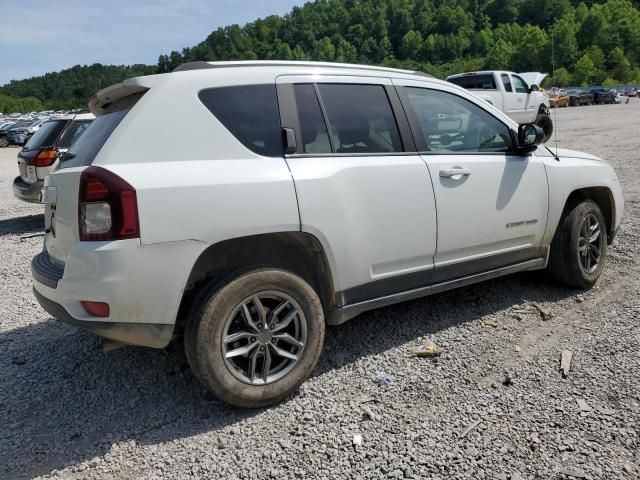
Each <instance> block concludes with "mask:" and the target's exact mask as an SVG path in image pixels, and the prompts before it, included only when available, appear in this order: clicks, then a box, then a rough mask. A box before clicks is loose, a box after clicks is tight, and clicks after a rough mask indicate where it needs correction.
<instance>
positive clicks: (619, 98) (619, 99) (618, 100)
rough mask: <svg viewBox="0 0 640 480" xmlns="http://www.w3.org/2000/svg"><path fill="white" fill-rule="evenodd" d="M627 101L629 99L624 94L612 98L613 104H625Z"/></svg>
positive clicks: (617, 94)
mask: <svg viewBox="0 0 640 480" xmlns="http://www.w3.org/2000/svg"><path fill="white" fill-rule="evenodd" d="M628 101H629V97H627V96H626V95H625V94H623V93H620V92H618V93H616V96H615V98H614V102H615V103H626V102H628Z"/></svg>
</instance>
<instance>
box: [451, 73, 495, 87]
mask: <svg viewBox="0 0 640 480" xmlns="http://www.w3.org/2000/svg"><path fill="white" fill-rule="evenodd" d="M449 82H451V83H454V84H456V85H459V86H460V87H462V88H467V89H472V90H473V89H475V90H495V89H496V81H495V79H494V78H493V75H491V74H483V75H466V76H464V77H456V78H450V79H449Z"/></svg>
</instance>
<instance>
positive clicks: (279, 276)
mask: <svg viewBox="0 0 640 480" xmlns="http://www.w3.org/2000/svg"><path fill="white" fill-rule="evenodd" d="M196 303H197V304H196V305H195V309H194V311H193V313H192V315H191V318H190V320H189V323H188V324H187V328H186V330H185V351H186V354H187V360H188V361H189V364H190V366H191V369H192V370H193V372H194V374H195V376H196V377H197V378H198V379H199V380H200V381H201V382H202V383H203V384H204V385H205V386H206V387H207V388H208V389H209V390H210V391H211V392H212V393H214V394H215V395H216V396H218V397H219V398H220V399H221V400H224V401H225V402H227V403H230V404H232V405H236V406H240V407H262V406H266V405H270V404H273V403H276V402H278V401H280V400H282V399H284V398H285V397H287V396H289V395H291V394H292V393H293V392H294V391H295V390H297V388H298V387H299V386H300V384H302V382H304V380H306V379H307V377H308V376H309V375H310V374H311V371H312V370H313V367H314V366H315V365H316V362H317V361H318V358H319V356H320V352H321V350H322V345H323V342H324V325H325V321H324V314H323V310H322V305H321V303H320V299H319V298H318V295H317V294H316V293H315V291H314V290H313V289H312V288H311V287H310V286H309V285H308V284H307V283H306V282H305V281H304V280H303V279H302V278H300V277H298V276H297V275H294V274H292V273H289V272H286V271H283V270H276V269H262V270H254V271H251V272H249V273H245V274H242V275H240V276H238V277H235V278H234V279H232V280H231V281H229V282H226V283H225V284H223V285H222V286H213V285H212V286H209V287H208V288H205V290H204V291H203V293H202V295H201V297H200V300H199V302H196Z"/></svg>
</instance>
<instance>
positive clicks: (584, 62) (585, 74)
mask: <svg viewBox="0 0 640 480" xmlns="http://www.w3.org/2000/svg"><path fill="white" fill-rule="evenodd" d="M596 74H597V69H596V66H595V65H594V64H593V60H591V57H589V55H587V54H584V55H583V56H582V57H580V59H579V60H578V62H577V63H576V68H575V70H574V72H573V78H574V80H575V82H576V83H577V84H578V85H580V86H583V87H586V86H587V85H589V84H591V83H592V82H593V79H594V78H595V76H596Z"/></svg>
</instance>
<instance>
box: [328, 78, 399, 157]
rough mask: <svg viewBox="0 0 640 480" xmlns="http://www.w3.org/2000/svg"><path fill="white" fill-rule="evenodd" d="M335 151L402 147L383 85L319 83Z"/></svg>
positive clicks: (374, 151) (390, 150)
mask: <svg viewBox="0 0 640 480" xmlns="http://www.w3.org/2000/svg"><path fill="white" fill-rule="evenodd" d="M318 91H319V92H320V97H321V99H322V102H323V104H324V108H325V111H326V115H327V121H328V123H329V131H330V134H331V143H332V145H333V149H334V151H335V153H346V154H356V153H387V152H388V153H391V152H401V151H402V141H401V139H400V132H399V131H398V125H397V124H396V120H395V117H394V115H393V110H392V109H391V104H390V103H389V99H388V97H387V93H386V91H385V89H384V87H383V86H382V85H357V84H330V83H323V84H318Z"/></svg>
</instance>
